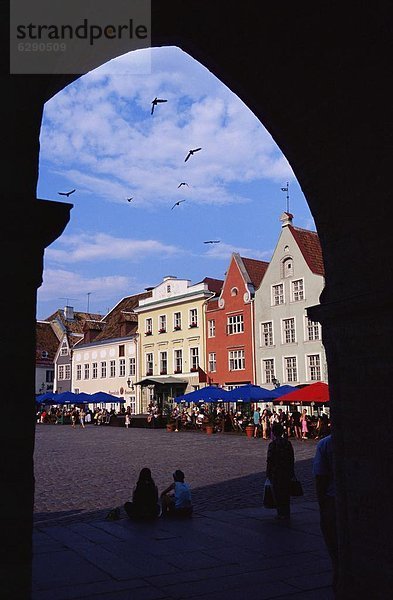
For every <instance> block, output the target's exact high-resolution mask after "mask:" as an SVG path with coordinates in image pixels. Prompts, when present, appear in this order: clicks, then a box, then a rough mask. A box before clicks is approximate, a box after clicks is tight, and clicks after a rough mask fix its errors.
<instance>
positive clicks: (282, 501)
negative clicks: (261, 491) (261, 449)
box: [266, 422, 295, 519]
mask: <svg viewBox="0 0 393 600" xmlns="http://www.w3.org/2000/svg"><path fill="white" fill-rule="evenodd" d="M272 437H273V440H272V441H271V442H270V444H269V446H268V449H267V464H266V477H267V478H268V479H270V481H271V483H272V486H273V493H274V496H275V499H276V506H277V516H276V519H290V485H291V479H293V477H294V476H295V456H294V452H293V447H292V444H291V442H290V441H289V440H288V439H287V438H286V437H284V428H283V426H282V425H281V423H278V422H274V423H273V425H272Z"/></svg>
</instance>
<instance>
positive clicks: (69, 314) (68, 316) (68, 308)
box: [64, 306, 74, 321]
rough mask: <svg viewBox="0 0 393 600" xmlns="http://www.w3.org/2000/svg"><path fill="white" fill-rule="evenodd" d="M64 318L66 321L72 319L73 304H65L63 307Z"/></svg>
mask: <svg viewBox="0 0 393 600" xmlns="http://www.w3.org/2000/svg"><path fill="white" fill-rule="evenodd" d="M64 318H65V319H66V321H73V320H74V307H73V306H66V307H65V308H64Z"/></svg>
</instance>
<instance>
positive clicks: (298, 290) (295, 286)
mask: <svg viewBox="0 0 393 600" xmlns="http://www.w3.org/2000/svg"><path fill="white" fill-rule="evenodd" d="M292 300H293V302H298V301H299V300H304V282H303V279H296V280H295V281H292Z"/></svg>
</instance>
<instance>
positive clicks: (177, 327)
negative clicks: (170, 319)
mask: <svg viewBox="0 0 393 600" xmlns="http://www.w3.org/2000/svg"><path fill="white" fill-rule="evenodd" d="M173 329H174V331H180V329H181V327H180V325H175V326H174V328H173Z"/></svg>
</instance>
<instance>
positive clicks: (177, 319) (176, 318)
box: [173, 312, 181, 331]
mask: <svg viewBox="0 0 393 600" xmlns="http://www.w3.org/2000/svg"><path fill="white" fill-rule="evenodd" d="M173 329H174V330H175V331H179V330H180V329H181V313H180V312H175V313H174V315H173Z"/></svg>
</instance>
